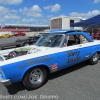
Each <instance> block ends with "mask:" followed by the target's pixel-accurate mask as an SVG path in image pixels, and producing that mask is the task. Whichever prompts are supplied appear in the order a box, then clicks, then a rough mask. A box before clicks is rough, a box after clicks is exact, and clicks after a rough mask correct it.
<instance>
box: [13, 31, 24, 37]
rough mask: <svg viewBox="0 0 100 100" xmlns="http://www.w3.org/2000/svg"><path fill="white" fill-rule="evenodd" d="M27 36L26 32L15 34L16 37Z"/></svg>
mask: <svg viewBox="0 0 100 100" xmlns="http://www.w3.org/2000/svg"><path fill="white" fill-rule="evenodd" d="M25 35H26V34H25V33H24V32H17V33H15V34H14V36H25Z"/></svg>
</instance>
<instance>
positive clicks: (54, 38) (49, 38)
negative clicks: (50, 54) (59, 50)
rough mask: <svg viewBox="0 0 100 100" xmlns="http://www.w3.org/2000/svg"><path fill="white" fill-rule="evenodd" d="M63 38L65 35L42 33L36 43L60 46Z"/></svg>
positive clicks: (37, 44)
mask: <svg viewBox="0 0 100 100" xmlns="http://www.w3.org/2000/svg"><path fill="white" fill-rule="evenodd" d="M62 39H63V35H59V34H49V33H47V34H44V35H42V36H41V38H40V39H39V40H38V41H37V42H36V43H35V45H36V46H44V47H59V46H60V43H61V41H62Z"/></svg>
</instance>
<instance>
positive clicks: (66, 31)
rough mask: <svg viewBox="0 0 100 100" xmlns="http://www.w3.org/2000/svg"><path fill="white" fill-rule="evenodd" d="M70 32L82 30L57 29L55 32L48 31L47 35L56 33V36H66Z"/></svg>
mask: <svg viewBox="0 0 100 100" xmlns="http://www.w3.org/2000/svg"><path fill="white" fill-rule="evenodd" d="M70 32H83V31H82V30H75V29H57V30H50V31H49V33H53V34H54V33H57V34H66V33H70Z"/></svg>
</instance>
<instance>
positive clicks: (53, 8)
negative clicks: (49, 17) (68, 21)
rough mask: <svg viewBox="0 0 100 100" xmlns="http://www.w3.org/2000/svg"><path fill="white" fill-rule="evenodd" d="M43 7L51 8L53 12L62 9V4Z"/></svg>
mask: <svg viewBox="0 0 100 100" xmlns="http://www.w3.org/2000/svg"><path fill="white" fill-rule="evenodd" d="M43 8H44V10H50V11H51V12H58V11H60V10H61V6H60V5H59V4H55V5H49V6H45V7H43Z"/></svg>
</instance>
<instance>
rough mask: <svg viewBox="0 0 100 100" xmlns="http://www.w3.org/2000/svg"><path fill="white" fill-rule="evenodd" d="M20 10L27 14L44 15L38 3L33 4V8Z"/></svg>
mask: <svg viewBox="0 0 100 100" xmlns="http://www.w3.org/2000/svg"><path fill="white" fill-rule="evenodd" d="M19 12H21V13H24V14H25V15H27V16H33V17H42V14H41V12H42V10H41V8H40V7H39V6H38V5H33V6H32V7H31V8H27V7H24V8H20V9H19Z"/></svg>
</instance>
